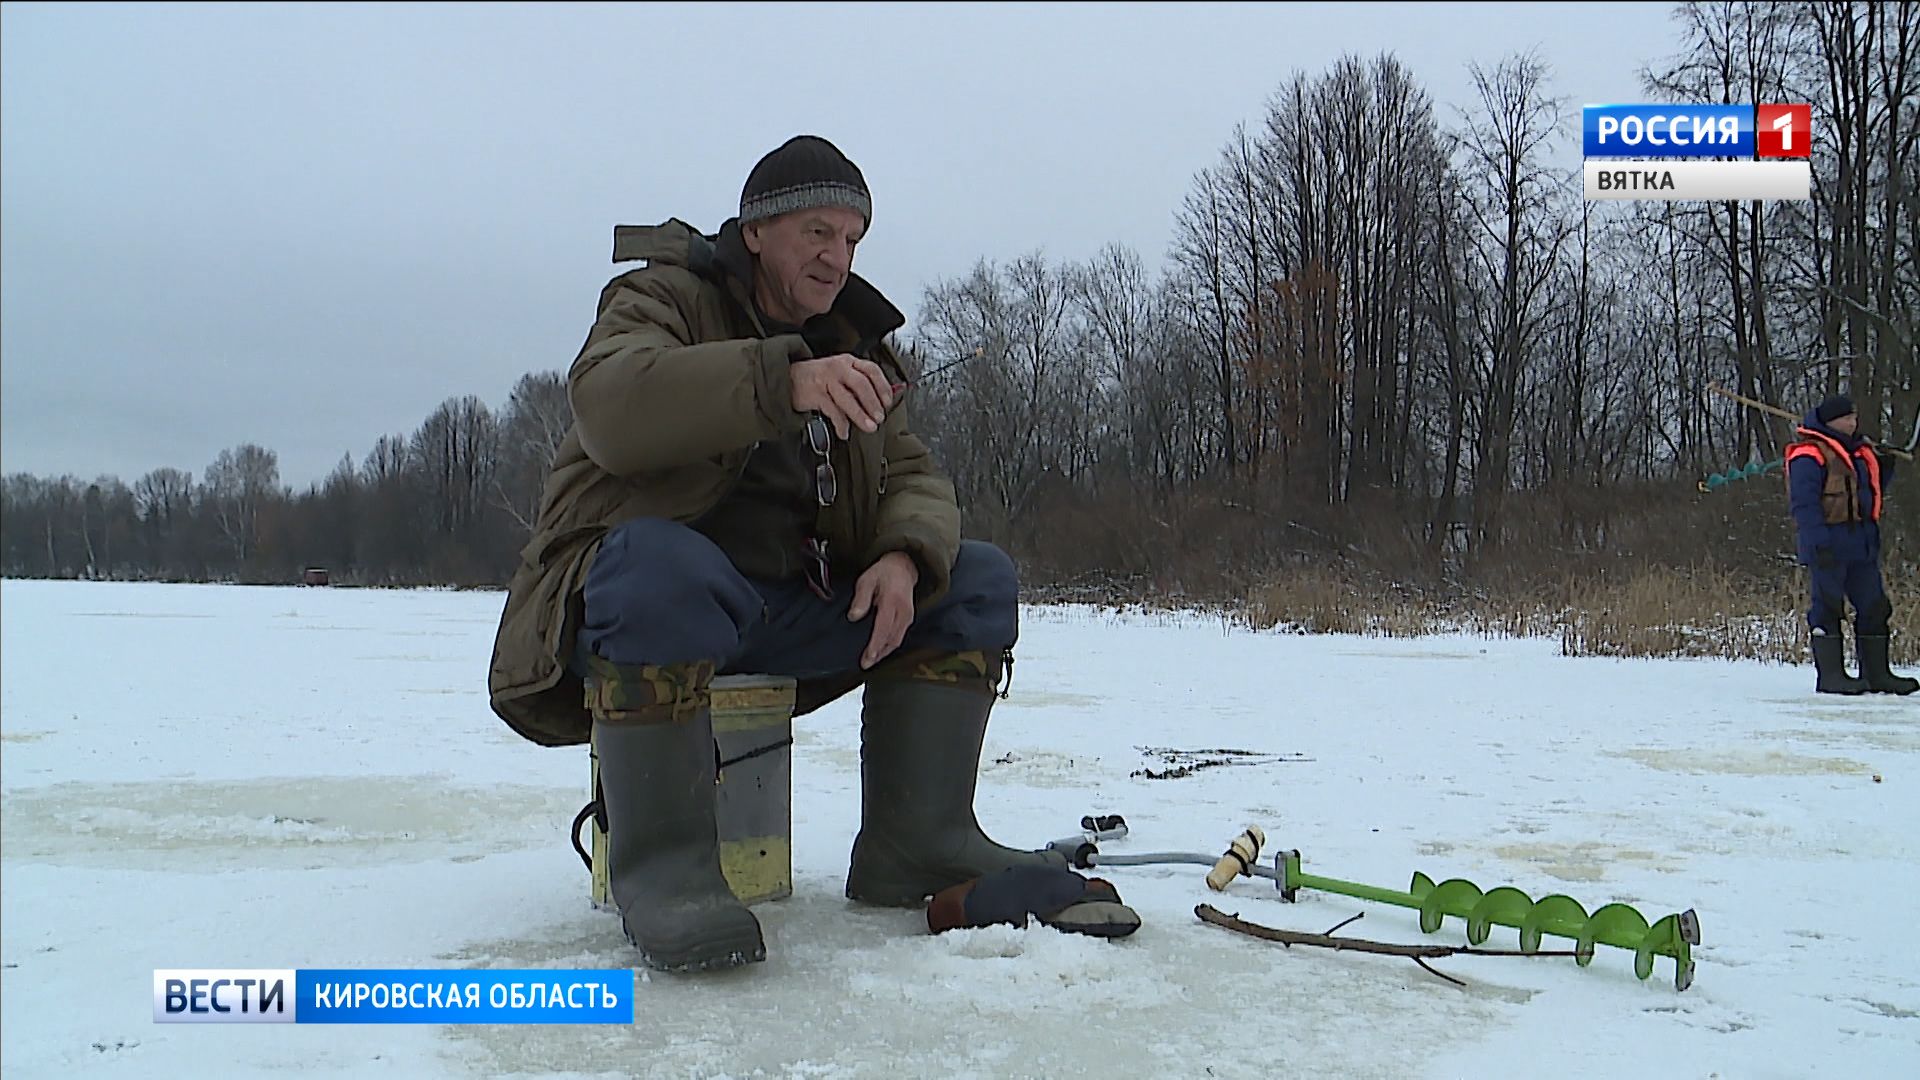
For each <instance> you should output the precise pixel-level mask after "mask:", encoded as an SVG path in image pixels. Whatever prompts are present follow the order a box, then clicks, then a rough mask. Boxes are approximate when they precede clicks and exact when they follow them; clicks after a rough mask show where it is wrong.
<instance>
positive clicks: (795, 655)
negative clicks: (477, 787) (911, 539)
mask: <svg viewBox="0 0 1920 1080" xmlns="http://www.w3.org/2000/svg"><path fill="white" fill-rule="evenodd" d="M853 584H854V579H853V578H847V579H845V580H840V579H837V578H836V580H835V581H834V589H833V599H832V600H822V599H821V598H820V597H818V596H816V595H815V594H814V592H813V591H812V590H811V589H809V588H808V587H807V584H806V582H805V581H804V580H801V579H795V580H793V581H788V582H769V581H753V580H750V579H748V578H746V577H743V576H741V574H740V572H739V571H737V570H735V569H734V568H733V564H732V563H731V562H729V561H728V560H727V557H726V555H725V554H724V553H723V552H721V550H720V549H719V547H717V546H716V545H715V544H714V543H713V541H711V540H709V539H707V538H706V537H704V536H702V535H700V534H699V533H697V532H695V531H693V530H692V529H690V528H688V527H686V526H685V525H680V524H677V523H675V522H671V521H667V520H664V519H661V518H637V519H635V520H633V521H629V522H626V523H625V524H622V525H620V526H619V527H617V528H615V529H614V530H612V531H611V532H610V533H608V534H607V538H606V539H605V540H604V541H603V542H602V543H601V545H600V551H599V554H597V555H596V556H594V560H593V565H592V567H591V568H589V569H588V571H587V582H586V586H585V589H584V599H585V602H586V613H585V618H584V620H583V622H582V624H581V628H580V638H579V642H580V652H581V653H582V654H583V655H584V654H587V653H591V654H592V655H595V656H600V657H602V658H604V659H607V660H611V661H613V662H614V663H617V664H678V663H690V662H693V661H697V660H710V661H712V662H713V663H714V665H715V667H716V669H717V670H718V671H719V672H720V673H721V674H727V673H734V672H740V673H746V672H751V673H755V674H763V675H791V676H793V677H794V678H797V679H812V678H825V677H829V676H838V675H846V674H849V673H853V672H857V671H859V670H860V654H861V653H862V652H863V651H865V649H866V647H867V641H868V639H869V638H871V637H872V635H873V614H872V613H871V612H869V613H868V615H867V617H866V618H864V619H861V620H860V621H859V622H849V621H848V619H847V609H848V608H849V607H850V606H851V605H852V603H853ZM1018 593H1019V578H1018V575H1017V573H1016V571H1015V569H1014V565H1013V560H1012V559H1011V558H1009V557H1008V556H1007V554H1006V553H1005V552H1003V551H1001V550H1000V549H999V548H997V547H995V546H993V545H992V544H985V543H980V542H978V541H972V540H968V541H963V542H962V543H961V545H960V555H959V558H958V559H957V560H955V562H954V565H953V584H952V587H951V588H950V589H948V590H947V593H946V595H945V596H943V597H942V598H941V599H940V600H939V602H938V603H936V604H934V605H933V606H932V607H931V608H928V609H927V610H925V611H920V612H917V613H916V614H915V615H914V619H913V625H912V626H910V627H908V629H907V634H906V638H905V640H903V641H902V642H901V643H900V648H901V649H903V650H905V649H921V648H933V649H941V650H944V651H951V652H964V651H967V650H970V649H984V650H988V651H990V652H992V653H995V654H998V653H999V651H1000V650H1001V649H1005V648H1010V647H1012V646H1013V644H1014V642H1015V639H1016V638H1017V637H1018V636H1019V611H1018V603H1017V597H1018ZM581 666H584V665H581Z"/></svg>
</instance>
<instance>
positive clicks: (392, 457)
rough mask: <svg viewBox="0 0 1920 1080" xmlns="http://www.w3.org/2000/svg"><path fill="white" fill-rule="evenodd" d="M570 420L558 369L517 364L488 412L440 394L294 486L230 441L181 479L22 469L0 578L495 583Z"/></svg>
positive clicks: (263, 451) (526, 524)
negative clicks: (420, 414)
mask: <svg viewBox="0 0 1920 1080" xmlns="http://www.w3.org/2000/svg"><path fill="white" fill-rule="evenodd" d="M572 422H573V417H572V410H571V408H570V406H569V405H568V403H567V394H566V384H565V382H564V381H563V379H562V377H561V375H560V374H559V373H558V372H545V373H540V374H530V375H526V376H523V377H522V378H521V379H520V381H519V382H518V384H516V385H515V386H514V388H513V392H512V394H511V395H510V396H509V397H508V399H507V402H506V404H505V405H504V406H503V407H502V408H500V409H498V410H492V409H489V408H488V407H487V405H486V404H485V403H484V402H482V401H481V400H480V399H479V398H477V397H473V396H466V397H459V398H450V399H448V400H447V401H446V402H444V403H442V404H441V405H440V406H439V407H438V408H437V409H435V410H434V411H433V413H432V414H431V415H430V416H428V417H427V418H426V420H425V421H423V422H422V423H421V425H420V427H419V428H418V429H416V430H415V431H414V432H413V434H412V435H411V436H406V435H388V436H384V437H382V438H381V439H380V440H379V441H378V442H376V443H375V444H374V447H373V449H372V450H370V451H369V452H368V453H367V455H366V457H365V458H363V459H362V460H361V461H360V462H359V463H358V464H356V463H355V462H354V461H353V459H352V457H351V456H348V457H343V458H342V459H341V461H340V463H339V465H338V466H336V467H335V468H334V470H333V471H332V472H331V473H329V474H328V475H327V477H326V479H325V480H322V481H321V482H319V483H316V484H313V485H310V486H309V487H308V488H307V489H306V490H305V491H301V492H294V491H291V490H288V489H287V488H285V487H284V486H282V485H281V483H280V465H279V460H278V457H277V456H276V455H275V454H274V452H273V451H272V450H269V449H267V448H265V447H261V446H257V445H253V444H250V443H249V444H244V445H241V446H238V447H235V448H233V449H231V450H223V451H221V452H220V455H219V457H218V458H216V459H215V460H214V461H213V463H212V464H210V465H208V466H207V468H206V469H205V471H204V472H203V473H202V474H201V477H200V479H199V480H198V481H197V482H196V481H195V479H194V477H193V475H192V474H191V473H188V472H185V471H182V470H180V469H176V468H161V469H154V470H153V471H151V472H149V473H147V474H146V475H145V476H142V477H141V478H140V479H139V480H138V481H136V482H135V483H134V484H133V485H132V486H131V487H129V486H128V485H126V484H125V483H122V482H121V481H120V480H119V479H118V478H117V477H112V476H104V477H100V478H98V479H96V480H92V481H83V480H80V479H77V478H75V477H72V476H63V477H57V478H51V479H41V478H38V477H34V476H29V475H26V474H24V473H15V474H13V475H10V476H8V477H6V479H5V482H4V484H0V569H3V570H4V572H5V574H6V575H8V576H10V577H77V578H135V579H139V578H157V579H166V580H189V581H204V580H230V581H269V582H272V581H277V582H286V581H298V580H300V578H301V575H302V573H303V571H304V570H305V569H307V568H309V567H324V568H326V569H327V570H328V572H329V575H330V577H331V578H332V579H333V580H334V581H338V582H343V583H351V584H428V583H431V584H452V585H475V584H489V583H498V582H503V581H505V580H506V577H507V575H508V574H509V573H511V571H512V568H513V559H514V557H515V555H516V554H517V553H518V551H519V549H520V547H521V545H522V544H524V543H525V541H526V536H527V532H528V530H529V528H530V524H531V522H532V520H533V515H534V513H535V512H536V511H537V510H538V508H539V499H540V486H541V484H542V483H544V481H545V480H546V474H547V466H548V463H549V462H551V461H552V459H553V452H554V450H555V448H557V447H558V446H559V444H560V440H561V438H562V437H563V436H565V434H566V431H567V428H568V426H569V425H570V424H571V423H572Z"/></svg>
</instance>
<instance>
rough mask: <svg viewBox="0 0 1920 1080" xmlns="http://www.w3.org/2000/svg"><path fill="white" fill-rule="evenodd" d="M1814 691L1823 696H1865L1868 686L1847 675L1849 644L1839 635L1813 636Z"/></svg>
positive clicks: (1819, 634) (1818, 634)
mask: <svg viewBox="0 0 1920 1080" xmlns="http://www.w3.org/2000/svg"><path fill="white" fill-rule="evenodd" d="M1813 666H1814V670H1815V671H1817V672H1818V673H1819V679H1818V681H1817V682H1815V683H1814V687H1813V688H1814V689H1815V690H1816V691H1818V692H1819V693H1822V694H1864V693H1866V692H1867V684H1866V682H1865V681H1863V680H1861V679H1856V678H1854V677H1853V676H1851V675H1849V674H1847V643H1846V642H1845V641H1844V640H1843V639H1842V638H1841V637H1840V635H1839V634H1821V633H1815V634H1814V635H1813Z"/></svg>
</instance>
